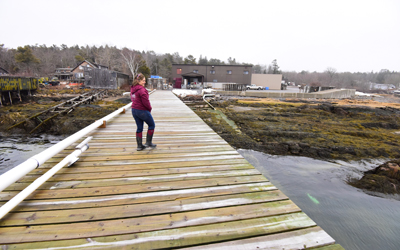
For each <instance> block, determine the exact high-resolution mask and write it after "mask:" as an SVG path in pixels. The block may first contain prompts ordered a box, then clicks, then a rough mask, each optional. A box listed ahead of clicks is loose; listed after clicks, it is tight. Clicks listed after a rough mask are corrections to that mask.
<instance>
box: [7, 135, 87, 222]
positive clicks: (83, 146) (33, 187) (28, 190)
mask: <svg viewBox="0 0 400 250" xmlns="http://www.w3.org/2000/svg"><path fill="white" fill-rule="evenodd" d="M92 138H93V137H92V136H89V137H88V138H86V139H85V140H84V141H83V142H81V143H80V144H79V145H78V146H76V147H75V148H76V150H75V151H74V152H72V153H71V154H69V155H68V156H67V157H65V158H64V159H63V160H62V161H61V162H60V163H58V164H57V165H55V166H54V167H52V168H51V169H50V170H49V171H47V172H46V173H45V174H43V175H42V176H40V177H39V178H37V179H36V180H35V181H34V182H32V183H31V184H30V185H29V186H27V187H26V188H25V189H24V190H22V191H21V192H19V193H18V194H17V195H16V196H14V197H13V198H12V199H11V200H9V201H8V202H7V203H6V204H4V205H3V206H1V207H0V219H1V218H3V217H4V216H5V215H6V214H7V213H8V212H10V211H11V210H12V209H13V208H14V207H16V206H17V205H18V204H19V203H20V202H21V201H23V200H24V199H25V198H26V197H28V195H30V194H31V193H32V192H33V191H35V190H36V189H37V188H38V187H40V186H41V185H42V184H43V183H44V182H45V181H47V180H48V179H50V178H51V177H52V176H53V175H54V174H55V173H57V172H58V171H59V170H60V169H61V168H63V167H64V166H65V165H67V164H68V166H71V165H72V164H74V163H75V162H76V161H77V160H78V159H79V158H78V156H79V155H80V154H82V153H83V152H85V151H86V150H87V149H88V148H89V145H88V142H89V141H90V140H91V139H92Z"/></svg>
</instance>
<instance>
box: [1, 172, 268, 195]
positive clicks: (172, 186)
mask: <svg viewBox="0 0 400 250" xmlns="http://www.w3.org/2000/svg"><path fill="white" fill-rule="evenodd" d="M265 181H266V179H265V177H264V176H262V175H251V176H240V177H225V178H212V179H200V180H188V181H175V182H160V183H150V184H140V185H120V186H111V187H90V188H69V189H57V190H36V191H35V192H33V193H32V194H31V195H30V196H28V197H27V198H26V200H30V199H58V198H74V197H88V196H103V195H116V194H129V193H142V192H154V191H160V190H178V189H185V188H195V187H212V186H221V185H232V184H240V183H252V182H265ZM16 194H18V191H3V192H1V193H0V201H7V200H9V199H11V198H12V197H14V196H15V195H16Z"/></svg>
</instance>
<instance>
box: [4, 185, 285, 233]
mask: <svg viewBox="0 0 400 250" xmlns="http://www.w3.org/2000/svg"><path fill="white" fill-rule="evenodd" d="M287 199H288V198H287V196H286V195H284V194H283V193H282V192H281V191H279V190H272V191H269V192H255V193H245V194H234V195H224V196H213V197H206V198H193V199H184V200H174V201H164V202H159V201H156V202H154V203H145V204H132V205H121V206H113V207H99V208H85V209H72V210H61V211H60V210H56V211H43V212H40V211H38V212H21V213H15V212H14V213H9V214H8V215H6V217H5V219H4V220H1V221H0V226H22V225H45V224H55V223H71V222H82V221H99V220H108V219H121V218H131V217H139V216H147V215H156V214H165V213H177V212H186V211H194V210H201V209H209V208H217V207H229V206H239V205H247V204H254V203H263V202H271V201H278V200H287ZM160 207H162V210H160Z"/></svg>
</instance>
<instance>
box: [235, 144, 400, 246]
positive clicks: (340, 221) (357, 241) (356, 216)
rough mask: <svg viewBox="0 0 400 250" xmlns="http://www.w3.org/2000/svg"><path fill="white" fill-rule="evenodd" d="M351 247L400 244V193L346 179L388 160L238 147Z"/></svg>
mask: <svg viewBox="0 0 400 250" xmlns="http://www.w3.org/2000/svg"><path fill="white" fill-rule="evenodd" d="M238 151H239V153H240V154H242V155H243V157H245V158H246V159H247V160H248V161H249V162H250V163H251V164H253V166H254V167H256V168H257V169H258V170H259V171H260V172H262V174H263V175H264V176H265V177H267V178H268V179H269V180H270V181H271V182H272V183H273V184H274V185H275V186H276V187H277V188H279V189H280V190H281V191H282V192H283V193H285V194H286V195H287V196H288V197H289V198H290V199H291V200H292V201H293V202H294V203H296V205H298V206H299V207H300V208H301V209H302V210H303V212H305V213H306V214H307V215H308V216H309V217H310V218H311V219H313V220H314V221H315V222H316V223H317V224H318V225H319V226H321V227H322V228H323V229H324V230H325V231H326V232H327V233H328V234H329V235H331V236H332V237H333V238H334V239H335V240H336V242H337V243H338V244H340V245H342V246H343V247H344V248H345V249H346V250H368V249H370V250H377V249H384V250H398V249H400V237H399V231H400V201H399V200H398V199H399V196H383V197H377V196H372V195H368V194H366V193H364V192H363V191H362V190H360V189H357V188H354V187H352V186H349V185H348V184H346V179H347V178H348V177H349V176H361V171H365V170H369V169H372V168H374V167H376V166H378V165H379V164H381V163H382V162H379V161H375V162H372V163H365V162H364V163H350V164H349V163H344V162H338V163H330V162H326V161H319V160H314V159H311V158H307V157H292V156H272V155H268V154H264V153H260V152H256V151H252V150H238Z"/></svg>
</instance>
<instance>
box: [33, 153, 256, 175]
mask: <svg viewBox="0 0 400 250" xmlns="http://www.w3.org/2000/svg"><path fill="white" fill-rule="evenodd" d="M226 164H249V162H248V161H246V160H245V159H243V158H227V157H221V156H218V157H207V158H204V157H203V158H201V159H198V160H192V159H187V160H186V161H169V162H166V161H164V162H154V163H151V162H149V163H146V164H135V162H124V163H121V162H107V163H93V162H80V161H78V162H76V163H75V164H74V165H73V166H72V167H71V169H72V168H74V169H75V168H76V169H88V170H89V171H90V172H92V171H96V170H97V171H123V170H124V169H125V170H138V169H156V168H179V167H191V166H192V167H194V166H207V165H226ZM52 167H54V163H52V164H50V163H45V164H43V165H42V166H40V167H39V168H38V171H39V170H45V171H46V169H48V168H52ZM92 169H93V170H92Z"/></svg>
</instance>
